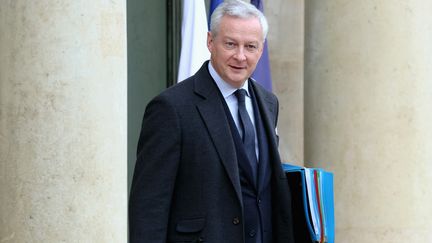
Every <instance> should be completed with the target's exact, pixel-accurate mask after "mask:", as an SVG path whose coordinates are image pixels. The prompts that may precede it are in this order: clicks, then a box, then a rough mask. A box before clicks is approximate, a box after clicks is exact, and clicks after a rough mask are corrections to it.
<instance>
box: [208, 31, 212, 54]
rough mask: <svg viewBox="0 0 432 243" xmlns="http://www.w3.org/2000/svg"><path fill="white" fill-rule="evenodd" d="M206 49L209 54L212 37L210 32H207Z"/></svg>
mask: <svg viewBox="0 0 432 243" xmlns="http://www.w3.org/2000/svg"><path fill="white" fill-rule="evenodd" d="M207 48H208V50H209V51H210V53H211V52H212V49H213V36H212V34H211V32H210V31H208V32H207Z"/></svg>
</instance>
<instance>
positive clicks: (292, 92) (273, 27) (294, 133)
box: [264, 0, 304, 165]
mask: <svg viewBox="0 0 432 243" xmlns="http://www.w3.org/2000/svg"><path fill="white" fill-rule="evenodd" d="M264 12H265V15H266V16H267V18H268V21H269V25H270V30H269V34H268V45H269V56H270V64H271V71H272V79H273V92H274V93H275V94H276V95H277V96H278V98H279V102H280V109H279V124H278V132H279V135H280V146H279V149H280V153H281V156H282V159H283V161H284V162H287V163H291V164H298V165H303V162H304V158H303V157H304V156H303V150H304V149H303V49H304V44H303V43H304V28H303V25H304V21H303V20H304V2H303V1H297V0H273V1H265V6H264Z"/></svg>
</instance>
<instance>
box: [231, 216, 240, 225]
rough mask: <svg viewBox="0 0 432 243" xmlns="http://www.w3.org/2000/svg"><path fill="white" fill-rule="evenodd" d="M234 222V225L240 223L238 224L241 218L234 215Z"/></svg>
mask: <svg viewBox="0 0 432 243" xmlns="http://www.w3.org/2000/svg"><path fill="white" fill-rule="evenodd" d="M232 223H233V224H234V225H238V224H240V219H239V218H238V217H234V218H233V221H232Z"/></svg>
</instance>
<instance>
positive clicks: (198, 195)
mask: <svg viewBox="0 0 432 243" xmlns="http://www.w3.org/2000/svg"><path fill="white" fill-rule="evenodd" d="M250 82H252V88H253V89H254V91H255V94H256V99H257V103H258V106H259V108H260V112H261V115H262V120H263V123H264V127H265V130H266V132H267V133H268V134H269V137H270V139H269V153H270V160H271V168H272V180H271V181H272V204H273V205H272V211H273V213H272V219H273V234H274V236H273V241H274V242H281V243H282V242H284V243H290V242H294V240H293V232H292V213H291V195H290V191H289V187H288V182H287V178H286V176H285V174H284V172H283V170H282V167H281V162H280V157H279V154H278V150H277V135H276V134H275V127H276V124H277V115H278V101H277V99H276V97H275V96H274V95H273V94H271V93H270V92H267V91H266V90H265V89H264V88H262V87H261V86H259V85H258V84H256V83H255V82H254V81H253V80H250ZM222 102H223V101H222V98H221V96H220V95H219V90H218V88H217V86H216V84H215V82H214V81H213V79H212V77H211V76H210V74H209V72H208V62H205V63H204V65H203V66H202V67H201V68H200V70H199V71H198V72H197V73H196V74H195V75H194V76H192V77H190V78H188V79H186V80H185V81H183V82H181V83H179V84H177V85H175V86H173V87H170V88H168V89H167V90H165V91H164V92H162V93H161V94H160V95H158V96H157V97H155V98H154V99H153V100H152V101H151V102H150V103H149V104H148V106H147V108H146V111H145V114H144V119H143V124H142V130H141V134H140V139H139V143H138V151H137V162H136V165H135V171H134V177H133V181H132V187H131V193H130V200H129V222H130V223H129V228H130V242H132V243H135V242H145V243H147V242H151V243H153V242H161V243H162V242H209V243H213V242H214V243H221V242H228V243H238V242H239V243H241V242H244V239H243V237H244V234H243V215H242V214H243V213H242V212H243V206H242V194H241V187H240V180H239V168H238V165H237V158H236V150H235V146H234V142H233V138H232V135H231V132H230V128H229V124H228V120H227V117H226V115H225V111H224V108H223V103H222Z"/></svg>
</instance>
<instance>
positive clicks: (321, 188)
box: [283, 164, 335, 243]
mask: <svg viewBox="0 0 432 243" xmlns="http://www.w3.org/2000/svg"><path fill="white" fill-rule="evenodd" d="M283 169H284V171H285V173H286V175H287V178H288V183H289V185H290V189H291V194H292V207H293V220H294V234H295V235H294V237H295V240H296V243H334V238H335V237H334V235H335V220H334V199H333V198H334V197H333V174H332V173H330V172H327V171H324V170H322V169H315V168H304V167H300V166H295V165H290V164H283Z"/></svg>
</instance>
